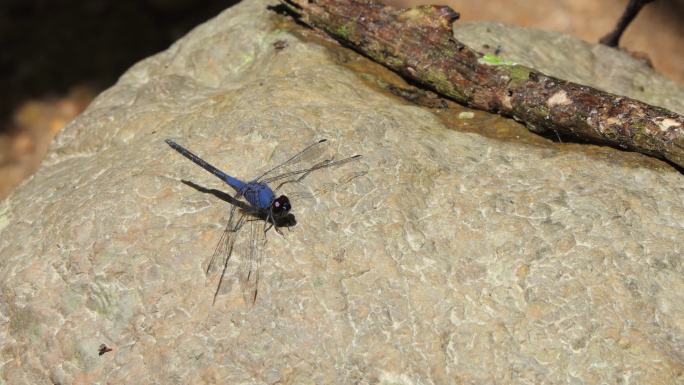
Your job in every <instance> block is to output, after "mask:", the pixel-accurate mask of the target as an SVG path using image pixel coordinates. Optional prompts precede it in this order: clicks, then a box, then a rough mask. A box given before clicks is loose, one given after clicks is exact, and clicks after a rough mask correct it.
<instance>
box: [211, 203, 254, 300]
mask: <svg viewBox="0 0 684 385" xmlns="http://www.w3.org/2000/svg"><path fill="white" fill-rule="evenodd" d="M245 220H246V214H245V212H243V211H242V210H240V209H238V207H237V206H232V207H231V209H230V216H229V217H228V223H227V224H226V228H225V230H224V231H223V233H222V234H221V238H220V239H219V241H218V243H217V244H216V248H215V249H214V254H212V256H211V259H210V260H209V263H208V264H207V270H206V274H207V275H210V274H212V273H214V272H216V271H219V270H220V272H221V275H220V277H219V282H218V284H217V285H216V291H215V292H214V298H213V300H212V304H215V303H216V297H217V296H218V294H219V291H220V290H221V285H222V284H223V278H224V277H225V275H226V270H227V269H228V262H229V261H230V257H231V256H232V255H233V249H234V247H235V242H236V240H237V236H238V233H239V231H240V230H241V229H242V227H243V226H244V224H245Z"/></svg>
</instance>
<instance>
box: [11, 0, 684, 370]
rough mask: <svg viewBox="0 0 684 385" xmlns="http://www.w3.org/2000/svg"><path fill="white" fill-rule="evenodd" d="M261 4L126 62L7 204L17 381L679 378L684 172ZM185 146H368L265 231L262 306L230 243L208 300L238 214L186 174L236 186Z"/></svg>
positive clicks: (208, 152)
mask: <svg viewBox="0 0 684 385" xmlns="http://www.w3.org/2000/svg"><path fill="white" fill-rule="evenodd" d="M266 5H267V3H266V2H264V1H258V0H248V1H245V2H242V3H240V4H238V5H236V6H235V7H233V8H231V9H229V10H227V11H226V12H224V13H222V14H221V15H219V16H218V17H217V18H215V19H214V20H211V21H209V22H207V23H206V24H204V25H202V26H200V27H198V28H196V29H195V30H194V31H192V32H191V33H190V34H188V36H186V37H184V38H183V39H181V40H180V41H178V42H177V43H176V44H174V45H173V46H172V47H170V48H169V49H168V50H167V51H165V52H162V53H160V54H158V55H155V56H153V57H151V58H149V59H146V60H144V61H142V62H140V63H138V64H137V65H135V66H134V67H133V68H131V69H130V70H129V71H128V72H127V73H126V74H125V75H124V76H123V77H122V78H121V79H120V81H119V82H118V83H117V84H116V85H115V86H114V87H112V88H111V89H109V90H107V91H106V92H104V93H103V94H102V95H100V96H99V97H98V98H97V99H96V100H95V101H94V102H93V104H92V105H91V106H90V107H89V108H88V110H87V111H86V112H85V113H84V114H83V115H81V116H80V117H79V118H77V119H76V120H75V121H74V122H72V123H71V124H70V125H69V126H68V127H67V128H66V129H65V130H64V132H63V133H61V134H60V136H59V137H58V138H57V141H56V143H55V144H54V146H53V148H52V150H51V152H50V155H49V157H48V159H47V160H46V161H45V163H44V164H43V166H42V167H41V169H40V170H39V171H38V172H37V173H36V174H35V176H34V177H32V178H31V179H30V180H29V181H27V182H25V183H24V184H23V185H22V186H21V187H20V188H18V189H17V190H16V191H15V192H14V193H13V194H12V195H11V196H10V197H9V198H8V199H7V200H5V201H3V202H2V203H0V365H1V366H0V379H1V380H0V383H2V384H50V383H59V384H85V383H88V384H91V383H92V384H96V383H99V384H104V383H112V384H123V383H126V384H235V383H245V384H246V383H249V384H264V383H269V384H271V383H288V384H313V383H316V384H326V383H329V384H351V383H358V384H370V383H384V384H482V383H489V384H493V383H500V384H504V383H506V384H509V383H510V384H529V383H545V384H597V383H622V384H628V383H629V384H637V383H649V384H674V383H681V382H682V372H683V370H682V365H683V362H684V349H683V348H684V338H683V337H682V330H683V328H684V294H683V293H684V275H683V274H682V270H683V269H682V262H681V255H682V242H681V241H682V239H684V199H683V198H682V197H683V196H684V187H682V186H683V183H682V182H683V181H684V178H683V177H682V175H681V174H680V173H679V172H677V171H676V170H673V169H672V168H671V167H670V166H668V165H667V164H665V163H663V162H661V161H658V160H655V159H652V158H649V157H646V156H643V155H640V154H636V153H629V152H622V151H618V150H615V149H611V148H605V147H598V146H590V145H579V144H567V143H554V142H551V141H549V140H546V139H543V138H539V137H536V136H534V135H533V134H530V133H528V132H527V131H526V130H525V129H524V128H522V127H521V126H520V125H518V124H517V123H514V122H510V121H508V120H504V119H500V118H498V117H495V116H491V115H488V114H485V113H483V112H479V111H474V112H473V117H472V118H469V119H458V118H456V116H458V114H460V113H461V112H464V111H465V112H472V111H470V110H467V109H464V108H460V107H457V106H453V105H452V107H453V108H451V109H449V110H438V109H427V108H424V107H419V106H415V105H411V104H409V103H407V102H405V101H403V100H401V99H399V98H397V97H395V96H393V95H391V94H390V93H387V92H385V91H383V90H382V89H380V88H378V87H377V84H379V83H380V81H379V80H378V79H382V81H392V82H396V83H397V84H399V85H401V81H400V80H399V79H397V78H396V76H394V75H393V74H391V73H389V72H388V71H386V70H384V69H382V68H380V67H378V66H377V65H374V64H372V63H370V62H369V61H368V60H367V59H364V58H360V57H358V55H356V54H354V53H350V52H349V51H348V50H346V49H343V48H339V47H337V46H336V45H335V44H333V43H331V42H329V41H328V40H326V39H324V38H321V37H317V35H316V34H315V33H314V32H312V31H309V30H306V29H304V28H302V27H300V26H297V25H295V24H294V23H293V22H291V21H289V20H288V19H286V18H284V17H282V16H280V15H277V14H274V13H272V12H270V11H268V10H266ZM276 43H277V44H276ZM404 86H405V85H404ZM469 116H470V115H469ZM168 137H172V138H176V139H177V140H178V141H179V142H180V143H182V144H184V145H186V146H188V147H189V148H190V149H192V150H194V151H195V152H197V153H198V154H201V155H202V156H204V157H205V158H206V159H207V160H208V161H210V162H212V163H214V164H216V165H217V166H218V167H220V168H222V169H225V170H227V171H230V172H232V173H234V174H235V175H236V176H239V177H250V176H252V175H255V174H256V173H255V170H258V169H263V168H264V167H265V166H266V165H267V164H272V163H274V162H277V161H278V160H279V159H282V157H283V156H286V155H287V154H289V153H291V152H293V151H294V150H296V149H298V148H300V147H301V146H302V145H305V144H309V143H312V142H313V141H315V140H317V139H319V138H328V139H329V140H330V141H331V142H332V144H333V145H334V146H335V149H336V151H337V152H338V153H339V154H340V155H341V156H344V155H352V154H355V153H360V154H362V155H363V158H362V159H361V161H359V162H356V163H352V164H348V165H345V166H343V167H341V168H339V169H336V170H328V171H323V172H319V173H317V174H313V175H311V176H310V178H309V179H308V180H307V184H308V185H309V186H311V189H314V190H316V189H320V188H324V187H326V186H334V188H333V189H331V190H330V191H328V192H327V193H326V194H323V195H321V196H319V197H317V198H316V199H314V200H306V201H295V202H293V204H294V209H293V211H294V214H295V215H296V216H297V221H298V224H297V225H296V226H294V227H293V228H292V229H291V230H292V231H288V230H285V231H284V236H280V235H278V234H276V233H273V232H269V234H268V243H267V245H266V247H265V250H264V251H265V259H264V263H263V264H262V266H261V270H260V272H261V281H260V284H259V296H258V298H257V301H256V303H254V304H251V302H250V301H249V300H248V299H246V298H245V295H244V292H243V289H244V288H243V287H242V284H241V282H240V280H239V279H238V278H237V277H238V276H239V274H238V275H235V274H233V273H234V271H235V270H237V269H238V267H239V266H240V260H241V258H242V259H244V258H243V255H240V253H239V251H240V250H242V248H241V247H239V248H238V252H237V253H236V255H235V260H234V261H231V263H230V267H229V269H230V272H229V274H228V276H227V278H226V283H225V284H224V287H223V288H224V289H223V290H222V291H221V292H220V293H219V295H218V297H217V301H216V304H215V305H213V306H212V295H213V292H214V289H215V287H216V283H217V278H218V277H217V275H215V274H210V275H209V276H205V273H204V269H205V268H206V264H207V262H208V259H209V257H210V255H211V254H212V252H213V247H214V244H215V243H216V241H217V240H218V238H219V236H220V234H221V230H222V226H223V225H224V223H225V219H226V216H227V213H228V210H229V205H228V203H226V202H223V201H221V200H219V199H217V198H216V197H214V196H213V195H211V194H203V193H201V192H199V191H197V190H195V189H193V188H191V187H189V186H187V185H185V184H183V183H181V179H186V180H190V181H192V182H193V183H196V184H198V185H201V186H205V187H207V188H216V189H223V190H225V191H229V189H228V187H227V186H225V185H223V184H222V183H221V182H220V181H219V180H217V179H216V178H214V177H213V176H212V175H210V174H208V173H207V172H205V171H204V170H202V169H200V168H198V167H196V166H195V165H194V164H192V163H191V162H189V161H188V160H186V159H184V158H182V157H181V156H179V155H178V154H177V153H175V152H174V151H173V150H171V149H170V148H169V147H168V146H167V145H166V144H165V143H164V139H165V138H168ZM358 172H365V173H366V174H365V175H362V176H359V177H357V178H355V179H353V180H351V181H349V182H348V183H344V184H338V185H334V184H332V183H334V182H335V181H338V180H339V179H344V178H346V176H347V175H356V174H354V173H358ZM240 242H241V243H240V245H244V239H243V240H242V241H240ZM101 344H106V345H107V346H108V347H110V348H112V351H111V352H107V353H104V354H103V355H99V354H98V350H99V347H100V345H101Z"/></svg>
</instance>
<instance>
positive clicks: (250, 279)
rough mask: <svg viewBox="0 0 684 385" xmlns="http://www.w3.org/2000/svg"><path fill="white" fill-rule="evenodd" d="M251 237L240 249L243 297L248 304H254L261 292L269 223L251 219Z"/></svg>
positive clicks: (249, 221)
mask: <svg viewBox="0 0 684 385" xmlns="http://www.w3.org/2000/svg"><path fill="white" fill-rule="evenodd" d="M247 224H248V226H247V227H248V228H249V229H248V230H246V231H248V233H249V237H248V239H247V240H246V242H244V243H243V244H242V245H241V247H240V251H241V252H240V254H241V257H242V263H241V269H240V270H241V271H240V280H241V281H242V290H243V296H244V298H245V302H246V303H250V304H254V303H255V302H256V298H257V294H258V292H259V278H260V274H261V264H262V262H263V257H264V248H265V247H266V228H267V226H268V222H266V221H262V220H257V219H254V218H252V219H249V220H248V222H247Z"/></svg>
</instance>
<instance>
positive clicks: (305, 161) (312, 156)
mask: <svg viewBox="0 0 684 385" xmlns="http://www.w3.org/2000/svg"><path fill="white" fill-rule="evenodd" d="M328 147H329V146H328V141H327V140H326V139H322V140H319V141H318V142H316V143H313V144H311V145H309V146H307V147H306V148H304V149H303V150H301V151H299V152H298V153H296V154H294V155H293V156H292V157H290V158H289V159H287V160H286V161H284V162H282V163H280V164H279V165H277V166H275V167H273V168H271V169H269V170H268V171H266V172H264V173H263V174H261V175H260V176H258V177H257V178H256V179H255V180H254V181H255V182H265V180H267V179H270V178H273V177H274V176H275V175H282V174H287V173H290V172H292V171H294V170H297V169H303V168H307V167H310V166H307V165H311V164H315V163H319V162H321V159H322V158H323V157H324V156H325V155H326V153H328ZM266 183H268V182H266Z"/></svg>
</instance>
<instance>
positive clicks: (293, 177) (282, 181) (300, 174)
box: [262, 155, 361, 191]
mask: <svg viewBox="0 0 684 385" xmlns="http://www.w3.org/2000/svg"><path fill="white" fill-rule="evenodd" d="M360 158H361V155H354V156H350V157H349V158H344V159H340V160H334V159H326V160H323V161H320V162H319V163H317V164H314V165H313V166H311V167H309V168H304V169H301V170H293V171H290V172H287V173H284V174H280V175H277V176H274V177H271V178H267V179H264V180H263V181H262V182H264V183H266V184H271V183H273V182H278V185H277V186H276V187H275V188H273V191H278V190H280V188H281V187H283V186H284V185H286V184H290V183H299V182H301V181H302V180H304V178H306V177H307V176H309V175H310V174H311V173H312V172H314V171H316V170H321V169H324V168H329V167H337V166H341V165H343V164H345V163H349V162H352V161H355V160H357V159H360Z"/></svg>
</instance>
